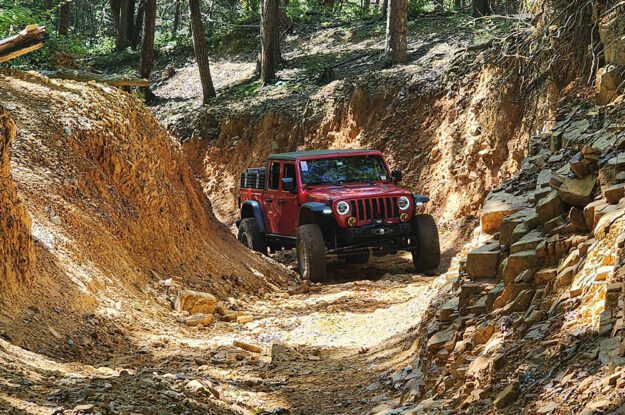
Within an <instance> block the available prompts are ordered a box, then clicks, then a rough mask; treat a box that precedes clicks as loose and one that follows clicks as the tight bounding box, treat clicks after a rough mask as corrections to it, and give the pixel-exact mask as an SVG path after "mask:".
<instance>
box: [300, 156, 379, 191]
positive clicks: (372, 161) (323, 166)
mask: <svg viewBox="0 0 625 415" xmlns="http://www.w3.org/2000/svg"><path fill="white" fill-rule="evenodd" d="M299 164H300V165H299V167H300V172H301V178H302V184H304V185H308V186H315V185H323V184H343V183H359V182H364V183H375V182H377V181H385V180H388V171H387V170H386V165H385V164H384V161H382V158H381V157H380V156H348V157H333V158H321V159H310V160H301V161H300V162H299Z"/></svg>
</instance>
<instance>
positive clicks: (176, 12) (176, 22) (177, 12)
mask: <svg viewBox="0 0 625 415" xmlns="http://www.w3.org/2000/svg"><path fill="white" fill-rule="evenodd" d="M179 25H180V0H176V7H175V8H174V26H173V27H172V28H171V34H172V36H174V37H175V36H176V35H177V34H178V26H179Z"/></svg>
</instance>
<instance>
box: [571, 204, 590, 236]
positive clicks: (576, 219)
mask: <svg viewBox="0 0 625 415" xmlns="http://www.w3.org/2000/svg"><path fill="white" fill-rule="evenodd" d="M569 223H570V224H571V225H572V226H573V227H574V228H575V230H576V231H578V232H586V231H588V226H587V225H586V218H585V216H584V212H583V211H581V210H580V209H578V208H576V207H572V208H571V210H569Z"/></svg>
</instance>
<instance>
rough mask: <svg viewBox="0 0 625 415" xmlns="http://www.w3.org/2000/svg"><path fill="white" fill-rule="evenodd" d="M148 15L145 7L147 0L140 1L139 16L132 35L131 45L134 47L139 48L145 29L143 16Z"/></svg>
mask: <svg viewBox="0 0 625 415" xmlns="http://www.w3.org/2000/svg"><path fill="white" fill-rule="evenodd" d="M144 16H146V17H147V12H146V8H145V0H141V1H140V2H139V8H138V9H137V17H136V18H135V21H134V23H133V30H132V36H130V46H132V48H133V49H137V46H138V45H139V41H140V40H141V30H142V29H143V17H144Z"/></svg>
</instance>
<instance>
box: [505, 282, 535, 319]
mask: <svg viewBox="0 0 625 415" xmlns="http://www.w3.org/2000/svg"><path fill="white" fill-rule="evenodd" d="M533 297H534V289H531V288H529V289H527V290H523V291H521V292H520V293H519V295H517V296H516V298H515V299H514V300H513V301H512V302H510V303H508V304H506V305H505V307H504V308H503V309H502V313H503V314H510V313H515V312H516V313H520V312H524V311H525V310H527V308H528V307H529V306H530V303H531V302H532V298H533Z"/></svg>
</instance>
